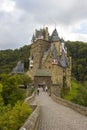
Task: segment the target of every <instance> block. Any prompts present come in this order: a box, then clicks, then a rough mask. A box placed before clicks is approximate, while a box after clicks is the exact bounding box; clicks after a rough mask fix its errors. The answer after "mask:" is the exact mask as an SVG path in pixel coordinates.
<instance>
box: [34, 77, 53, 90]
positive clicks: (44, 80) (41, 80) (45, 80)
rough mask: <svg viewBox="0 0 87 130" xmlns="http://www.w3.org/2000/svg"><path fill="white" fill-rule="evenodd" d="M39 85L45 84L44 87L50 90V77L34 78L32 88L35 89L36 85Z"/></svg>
mask: <svg viewBox="0 0 87 130" xmlns="http://www.w3.org/2000/svg"><path fill="white" fill-rule="evenodd" d="M39 83H42V84H43V83H46V85H47V86H48V88H50V86H51V77H50V76H42V77H41V76H40V77H39V76H37V77H34V86H35V87H38V84H39Z"/></svg>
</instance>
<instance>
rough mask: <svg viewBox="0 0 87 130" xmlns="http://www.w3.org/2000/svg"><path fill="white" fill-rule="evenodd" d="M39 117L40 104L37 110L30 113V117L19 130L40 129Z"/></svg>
mask: <svg viewBox="0 0 87 130" xmlns="http://www.w3.org/2000/svg"><path fill="white" fill-rule="evenodd" d="M39 119H40V106H37V107H36V109H35V111H34V112H33V113H32V114H31V115H30V117H29V118H28V119H27V121H26V122H25V123H24V125H23V126H22V127H21V128H20V129H19V130H38V125H39Z"/></svg>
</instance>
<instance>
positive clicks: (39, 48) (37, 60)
mask: <svg viewBox="0 0 87 130" xmlns="http://www.w3.org/2000/svg"><path fill="white" fill-rule="evenodd" d="M49 47H50V43H49V42H48V41H45V40H37V41H36V42H34V43H33V44H31V49H30V55H32V54H33V62H34V66H33V68H32V69H31V68H30V69H29V72H28V75H29V76H30V77H31V78H32V79H34V73H35V71H36V69H39V68H41V60H42V56H43V53H44V52H45V51H47V50H48V48H49Z"/></svg>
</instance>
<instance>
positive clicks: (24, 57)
mask: <svg viewBox="0 0 87 130" xmlns="http://www.w3.org/2000/svg"><path fill="white" fill-rule="evenodd" d="M29 51H30V46H28V45H26V46H24V47H21V48H20V49H15V50H11V49H8V50H1V51H0V73H10V72H11V71H12V69H13V68H14V67H15V66H16V64H17V62H18V61H19V60H21V61H22V62H23V63H24V68H25V70H27V69H28V66H29V55H30V54H29Z"/></svg>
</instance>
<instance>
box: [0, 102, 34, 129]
mask: <svg viewBox="0 0 87 130" xmlns="http://www.w3.org/2000/svg"><path fill="white" fill-rule="evenodd" d="M3 110H4V111H3V116H2V114H1V113H0V130H18V129H19V128H20V127H21V126H22V125H23V123H24V122H25V120H26V119H27V118H28V117H29V115H30V114H31V113H32V109H31V108H30V107H29V105H28V104H27V103H22V102H19V101H18V102H17V103H16V104H15V106H14V107H13V109H12V110H11V106H10V105H8V106H6V107H4V109H3Z"/></svg>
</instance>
